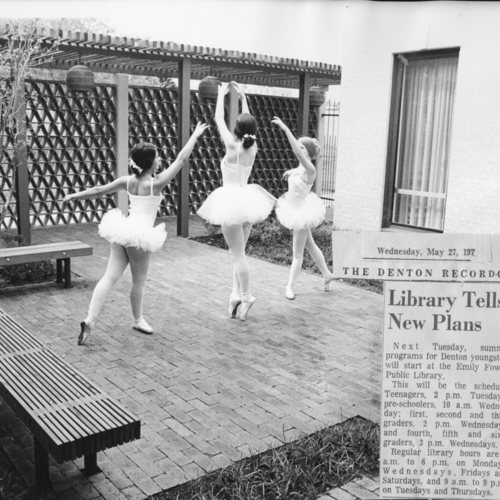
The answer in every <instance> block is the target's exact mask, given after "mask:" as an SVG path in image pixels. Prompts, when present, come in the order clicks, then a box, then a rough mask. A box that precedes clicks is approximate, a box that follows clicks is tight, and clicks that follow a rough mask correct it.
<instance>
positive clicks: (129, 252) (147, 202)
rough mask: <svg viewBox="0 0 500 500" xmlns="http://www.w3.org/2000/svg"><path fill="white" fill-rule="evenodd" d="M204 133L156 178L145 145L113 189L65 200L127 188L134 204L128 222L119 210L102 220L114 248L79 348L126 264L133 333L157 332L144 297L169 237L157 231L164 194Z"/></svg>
mask: <svg viewBox="0 0 500 500" xmlns="http://www.w3.org/2000/svg"><path fill="white" fill-rule="evenodd" d="M206 128H207V125H205V124H201V123H198V124H197V126H196V128H195V130H194V132H193V134H192V135H191V137H190V138H189V140H188V141H187V143H186V145H185V146H184V147H183V148H182V150H181V152H180V153H179V155H178V156H177V158H176V159H175V161H174V162H173V163H172V164H171V165H170V166H169V167H168V168H167V169H165V170H163V171H162V172H160V173H159V174H157V175H155V171H156V169H157V168H158V165H159V164H158V159H157V156H156V148H155V146H154V145H153V144H150V143H146V142H142V143H139V144H138V145H137V146H135V147H134V149H133V150H132V154H131V157H132V162H133V163H132V167H131V169H132V171H133V175H131V176H123V177H119V178H118V179H116V180H114V181H113V182H110V183H109V184H105V185H103V186H95V187H92V188H89V189H86V190H84V191H80V192H78V193H73V194H68V195H66V196H65V197H64V200H63V201H64V202H70V201H73V200H81V199H85V198H95V197H99V196H102V195H105V194H109V193H114V192H116V191H119V190H122V189H126V191H127V194H128V196H129V201H130V209H129V215H128V217H125V216H124V215H123V213H122V212H121V210H119V209H118V208H114V209H112V210H110V211H109V212H108V213H106V214H105V215H104V217H103V218H102V221H101V223H100V224H99V234H100V236H102V237H103V238H105V239H106V240H108V241H109V242H110V243H111V250H110V254H109V259H108V265H107V268H106V271H105V273H104V276H103V277H102V278H101V280H100V281H99V283H97V285H96V287H95V289H94V292H93V294H92V299H91V300H90V305H89V310H88V314H87V317H86V318H85V319H84V320H83V321H82V322H81V323H80V334H79V335H78V344H79V345H82V344H84V343H85V341H86V340H87V339H88V336H89V335H90V332H91V331H92V329H93V328H94V326H95V321H96V319H97V317H98V315H99V312H100V310H101V307H102V305H103V303H104V300H105V298H106V296H107V294H108V292H109V291H110V290H111V288H113V286H114V285H115V283H116V282H117V280H118V278H120V276H121V275H122V274H123V272H124V271H125V269H126V267H127V265H128V264H130V271H131V273H132V289H131V291H130V304H131V307H132V314H133V316H134V319H135V322H134V325H133V327H132V328H134V329H135V330H138V331H140V332H141V333H146V334H151V333H153V329H152V328H151V326H150V325H149V324H148V323H147V321H146V320H145V319H144V317H143V315H142V298H143V292H144V284H145V282H146V277H147V273H148V269H149V263H150V260H151V253H152V252H155V251H157V250H159V249H160V248H161V247H162V245H163V243H164V242H165V239H166V237H167V232H166V230H165V224H164V223H161V224H159V225H157V226H156V227H153V226H154V221H155V218H156V213H157V211H158V207H159V206H160V202H161V200H162V198H163V195H162V193H161V192H162V190H163V188H164V187H165V186H166V185H167V184H168V183H169V182H170V181H171V180H172V179H173V178H174V176H175V175H176V174H177V173H178V172H179V170H180V169H181V168H182V167H183V166H184V165H187V164H188V161H187V160H188V158H189V156H190V155H191V152H192V151H193V148H194V145H195V143H196V140H197V139H198V137H200V135H201V134H202V133H203V132H204V130H205V129H206Z"/></svg>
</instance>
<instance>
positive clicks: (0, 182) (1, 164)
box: [0, 134, 16, 228]
mask: <svg viewBox="0 0 500 500" xmlns="http://www.w3.org/2000/svg"><path fill="white" fill-rule="evenodd" d="M0 140H1V141H3V146H4V147H5V150H4V155H3V158H2V159H1V161H0V202H1V206H0V209H2V208H3V206H4V203H5V202H6V200H7V199H8V197H9V192H10V190H11V187H12V184H13V183H14V182H15V180H14V179H13V173H14V172H13V169H12V165H13V164H14V147H13V137H12V134H6V135H5V136H4V137H0ZM3 227H5V228H14V227H16V198H15V196H12V198H11V200H10V203H9V205H8V207H6V213H5V218H4V223H3Z"/></svg>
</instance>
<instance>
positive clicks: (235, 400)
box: [0, 219, 383, 500]
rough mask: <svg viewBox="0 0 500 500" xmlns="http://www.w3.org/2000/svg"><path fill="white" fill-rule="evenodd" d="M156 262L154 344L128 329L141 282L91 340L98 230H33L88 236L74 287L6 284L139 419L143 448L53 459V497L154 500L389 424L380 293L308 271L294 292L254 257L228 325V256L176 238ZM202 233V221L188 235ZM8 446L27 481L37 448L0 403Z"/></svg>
mask: <svg viewBox="0 0 500 500" xmlns="http://www.w3.org/2000/svg"><path fill="white" fill-rule="evenodd" d="M167 229H168V231H169V238H168V239H167V242H166V244H165V246H164V248H163V249H162V250H161V251H160V252H158V253H157V254H155V255H154V257H153V261H152V267H151V269H150V273H149V278H148V282H147V285H146V294H145V301H144V303H145V308H144V309H145V317H146V318H147V319H148V321H149V322H150V323H151V325H152V326H153V327H154V328H155V334H154V335H152V336H147V335H143V334H141V333H139V332H136V331H135V330H133V329H132V328H131V326H132V315H131V312H130V306H129V299H128V294H129V288H130V282H131V280H130V274H129V272H126V274H125V275H124V276H123V278H122V280H121V281H120V282H119V283H118V285H117V287H116V288H115V289H114V290H113V291H112V292H111V293H110V295H109V297H108V300H107V302H106V304H105V306H104V307H103V310H102V314H101V317H100V321H99V323H98V326H97V328H96V329H95V332H94V334H93V335H92V336H91V338H90V340H89V341H88V344H87V345H85V346H81V347H79V346H77V345H76V338H77V334H78V323H79V321H81V319H83V318H84V317H85V315H86V310H87V306H88V303H89V300H90V296H91V292H92V289H93V287H94V286H95V284H96V282H97V281H98V279H99V278H100V277H101V275H102V273H103V272H104V269H105V266H106V261H107V255H108V246H107V244H106V243H105V242H104V241H103V240H101V239H100V238H99V237H98V236H97V231H96V226H95V225H80V226H70V227H60V228H44V229H37V230H34V231H33V243H45V242H51V241H65V240H76V239H78V240H81V241H85V242H88V243H90V244H91V245H92V246H93V248H94V254H93V256H91V257H80V258H75V259H73V260H72V271H73V287H72V288H70V289H64V288H61V287H59V286H58V285H56V284H51V283H48V284H39V285H30V286H20V287H9V288H7V289H4V290H1V291H0V307H1V308H2V309H4V310H5V311H6V312H7V313H9V314H10V315H12V316H13V317H14V318H15V319H16V320H17V321H18V322H20V323H21V324H22V325H24V326H25V327H26V328H27V329H28V330H30V331H31V332H32V333H33V334H34V335H36V336H37V337H38V338H39V339H40V340H42V341H43V342H44V343H45V344H47V345H48V346H49V347H50V348H51V349H53V350H54V351H55V352H56V353H57V354H59V355H60V356H62V357H63V358H64V359H65V360H66V361H67V362H69V363H71V364H72V365H73V366H75V367H76V368H78V369H79V370H80V371H81V372H82V373H83V374H84V375H86V376H87V377H89V378H90V379H91V380H93V381H94V382H95V383H96V384H97V385H98V386H99V387H100V388H101V389H103V390H104V391H105V392H107V393H108V394H110V395H111V396H113V397H114V398H116V399H117V400H119V401H120V402H121V403H122V404H123V405H124V406H126V407H127V408H128V409H129V410H131V411H132V412H133V413H135V414H136V415H137V416H138V417H139V418H140V419H141V422H142V427H141V435H142V437H141V439H139V440H137V441H134V442H132V443H128V444H125V445H122V446H119V447H115V448H112V449H110V450H107V451H105V452H101V453H99V454H98V464H99V466H100V467H101V469H102V472H101V473H99V474H97V475H95V476H92V477H90V478H86V477H85V476H84V475H83V474H82V473H81V472H80V469H81V468H82V467H83V459H79V460H76V461H75V462H67V463H63V464H57V463H55V462H51V468H50V474H51V480H52V482H53V486H54V491H53V493H52V494H51V495H50V496H49V498H61V499H65V500H66V499H72V498H85V499H92V498H105V499H113V500H115V499H120V498H134V499H144V498H145V497H146V496H148V495H151V494H153V493H157V492H159V491H161V490H164V489H166V488H170V487H172V486H175V485H177V484H179V483H182V482H185V481H187V480H190V479H193V478H196V477H198V476H200V475H204V474H205V473H207V472H209V471H212V470H215V469H218V468H220V467H224V466H226V465H228V464H229V463H230V462H231V461H234V460H238V459H240V458H242V457H245V456H248V455H251V454H255V453H257V452H260V451H264V450H266V449H268V448H270V447H275V446H277V445H280V444H282V442H283V441H285V440H291V439H294V438H297V437H300V435H301V434H303V433H311V432H314V431H316V430H318V429H321V428H324V427H326V426H329V425H332V424H335V423H338V422H341V421H343V420H345V419H346V418H349V417H351V416H354V415H361V416H363V417H366V418H368V419H370V420H373V421H379V402H380V378H381V373H380V371H381V365H380V361H381V344H382V313H383V301H382V296H380V295H378V294H375V293H372V292H368V291H365V290H362V289H359V288H356V287H353V286H350V285H347V284H345V283H342V282H334V283H332V284H331V291H330V292H329V293H325V292H324V291H323V289H322V288H323V287H322V281H321V278H320V277H319V276H316V275H312V274H307V273H302V274H301V277H300V281H299V284H298V285H297V287H296V293H297V299H296V300H295V301H288V300H286V299H285V297H284V285H285V284H286V280H287V276H288V268H287V267H283V266H279V265H275V264H271V263H268V262H264V261H261V260H258V259H255V258H250V269H251V281H252V287H251V291H252V293H253V294H254V295H255V296H256V297H257V302H256V304H255V305H254V307H253V308H252V309H251V310H250V313H249V317H248V319H247V321H246V322H241V321H240V320H238V319H230V318H229V317H228V316H227V312H226V310H227V301H228V297H229V293H230V289H231V286H230V285H231V272H232V270H231V262H230V257H229V254H228V253H227V251H225V250H221V249H218V248H214V247H210V246H208V245H204V244H201V243H198V242H195V241H191V240H188V239H184V238H177V237H175V234H176V222H175V219H169V220H168V222H167ZM203 231H204V229H203V227H202V225H201V224H200V223H199V221H198V220H196V219H193V221H192V225H191V234H201V233H203ZM0 447H1V448H2V449H3V450H4V451H5V453H6V454H8V456H9V458H10V460H11V461H12V462H13V463H14V465H15V466H16V468H17V469H18V470H19V471H20V473H21V475H22V477H23V478H24V480H25V481H26V483H27V484H28V485H32V484H33V481H34V470H33V462H32V451H33V450H32V440H31V436H30V434H29V433H27V432H26V431H25V429H24V427H23V425H22V424H21V423H20V422H19V420H18V419H17V418H16V417H15V415H14V414H13V413H12V412H11V411H10V409H9V408H8V407H7V406H6V404H5V403H3V401H1V400H0Z"/></svg>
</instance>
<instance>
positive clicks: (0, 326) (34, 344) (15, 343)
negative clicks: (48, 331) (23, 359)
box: [0, 316, 44, 351]
mask: <svg viewBox="0 0 500 500" xmlns="http://www.w3.org/2000/svg"><path fill="white" fill-rule="evenodd" d="M0 334H1V337H0V345H5V346H6V347H7V346H11V348H12V349H14V350H16V351H17V350H22V349H23V348H26V349H28V348H31V349H35V348H42V347H44V345H43V344H42V343H41V342H39V341H38V340H36V339H35V338H33V336H32V335H30V334H29V332H28V331H27V330H25V329H24V328H22V329H21V330H20V331H18V330H17V325H16V323H14V322H13V321H12V320H10V318H8V317H5V316H0Z"/></svg>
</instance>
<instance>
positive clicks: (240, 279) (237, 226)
mask: <svg viewBox="0 0 500 500" xmlns="http://www.w3.org/2000/svg"><path fill="white" fill-rule="evenodd" d="M231 85H234V87H235V89H236V90H237V92H238V94H239V96H240V97H241V103H242V114H240V115H239V116H238V117H237V119H236V126H235V129H234V135H233V133H231V131H230V130H229V129H228V127H227V125H226V122H225V120H224V96H225V95H226V94H227V92H228V91H229V87H228V85H221V86H220V87H219V95H218V97H217V105H216V108H215V123H216V124H217V127H218V129H219V133H220V135H221V138H222V141H223V143H224V146H225V149H226V154H225V156H224V158H223V159H222V161H221V171H222V184H223V185H222V186H221V187H218V188H217V189H215V190H214V191H213V192H212V193H211V194H210V195H209V196H208V197H207V199H206V200H205V202H204V203H203V204H202V206H201V207H200V209H199V210H198V215H200V216H201V217H203V218H204V219H206V220H207V221H208V222H210V223H211V224H214V225H220V226H221V229H222V234H223V235H224V239H225V240H226V243H227V245H228V247H229V252H230V254H231V258H232V260H233V289H232V292H231V296H230V298H229V315H230V316H231V317H232V318H235V317H236V316H237V314H238V308H239V307H240V306H241V309H240V314H239V316H240V319H241V320H243V321H244V320H246V318H247V315H248V311H249V309H250V307H252V305H253V304H254V302H255V297H253V296H252V295H251V294H250V273H249V268H248V261H247V258H246V254H245V247H246V244H247V241H248V236H249V235H250V230H251V228H252V224H255V223H256V222H261V221H263V220H264V219H265V218H266V217H267V216H268V215H269V214H270V213H271V211H272V209H273V207H274V205H275V203H276V199H275V198H274V196H272V195H271V194H269V193H268V192H267V191H266V190H265V189H263V188H262V187H260V186H258V185H257V184H247V181H248V177H249V176H250V173H251V171H252V166H253V163H254V160H255V155H256V154H257V144H256V142H255V139H256V138H255V133H256V129H257V124H256V120H255V118H254V116H252V115H251V114H250V113H249V110H248V103H247V100H246V96H245V93H244V92H243V91H242V90H241V88H240V87H239V86H238V85H237V84H236V83H235V82H231Z"/></svg>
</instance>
